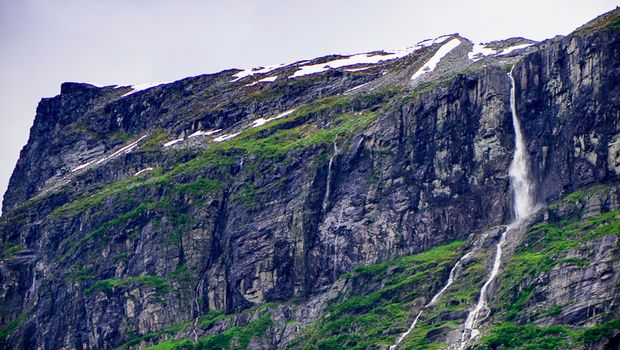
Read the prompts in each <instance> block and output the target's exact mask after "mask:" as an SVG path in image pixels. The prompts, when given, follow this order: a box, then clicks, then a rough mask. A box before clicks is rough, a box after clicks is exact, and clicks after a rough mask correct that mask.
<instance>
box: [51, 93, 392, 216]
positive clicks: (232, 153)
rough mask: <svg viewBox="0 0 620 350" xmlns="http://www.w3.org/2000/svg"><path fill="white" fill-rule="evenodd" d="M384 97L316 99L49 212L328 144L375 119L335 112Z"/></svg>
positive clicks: (201, 190) (180, 187) (201, 183)
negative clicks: (324, 121)
mask: <svg viewBox="0 0 620 350" xmlns="http://www.w3.org/2000/svg"><path fill="white" fill-rule="evenodd" d="M377 96H378V97H377ZM386 96H391V94H387V93H385V94H377V95H376V96H375V95H372V96H367V97H358V98H357V99H352V98H350V97H338V98H336V97H329V98H324V99H320V100H318V101H316V102H314V103H311V104H309V105H306V106H304V107H301V108H299V109H298V110H296V111H295V112H293V113H292V114H291V115H289V116H287V117H285V118H282V119H278V120H275V121H272V122H271V123H268V124H266V125H263V126H261V127H258V128H251V129H246V130H244V131H243V132H242V133H241V134H240V135H239V136H237V137H235V138H233V139H231V140H229V141H227V142H221V143H213V144H210V146H209V148H207V149H206V150H204V151H203V152H202V153H201V154H199V155H198V156H196V157H194V158H193V159H190V160H188V161H181V162H178V163H176V164H173V165H170V166H168V167H167V168H165V169H162V168H158V169H155V170H154V171H152V172H150V173H149V174H148V175H145V176H139V177H130V178H127V179H123V180H120V181H117V182H114V183H110V184H107V185H103V186H100V187H98V188H96V189H94V190H92V191H90V193H86V194H84V195H81V196H79V197H78V198H76V199H74V200H73V201H72V202H70V203H67V204H65V205H63V206H61V207H59V208H57V209H55V210H54V211H53V212H52V213H50V216H52V217H56V216H64V215H69V216H72V215H76V214H78V213H80V212H83V211H85V210H86V209H88V208H92V207H96V206H98V205H101V204H102V203H103V202H104V201H106V200H109V199H113V198H128V197H131V196H132V195H133V194H135V193H136V192H137V190H138V189H140V188H145V187H147V188H148V187H168V186H170V184H176V183H177V182H178V180H177V179H178V177H179V175H192V174H197V173H198V172H200V171H203V170H204V169H205V168H220V169H221V168H225V167H228V166H231V165H234V164H236V163H237V158H239V157H241V156H246V155H256V156H257V157H258V158H259V159H268V158H278V157H282V156H283V155H286V154H288V153H289V152H291V151H294V150H299V149H303V148H310V147H317V146H319V145H321V144H329V145H330V146H331V144H332V142H333V140H334V139H335V138H336V137H337V136H338V137H340V138H342V139H346V138H348V137H351V136H352V135H354V134H357V133H359V132H360V131H361V130H363V129H364V128H366V127H368V125H370V123H372V121H374V120H375V119H376V114H375V113H372V112H365V113H362V114H347V113H342V112H339V113H336V112H337V111H346V110H355V109H356V108H357V109H359V108H363V107H368V106H369V105H372V104H373V103H374V104H376V103H379V102H380V101H383V99H385V98H386ZM364 99H367V100H368V101H366V100H364ZM333 113H336V114H335V115H333V116H332V117H331V118H330V123H329V127H328V128H322V127H319V126H317V125H315V124H313V123H312V122H307V121H308V120H309V119H311V118H313V117H316V116H317V115H323V114H327V115H329V114H333ZM162 134H163V132H162V131H160V132H159V133H157V134H156V135H155V136H153V137H152V138H150V139H149V142H151V143H153V144H154V145H155V144H158V143H159V142H160V141H161V140H162V139H163V136H161V135H162ZM147 146H148V145H147ZM151 146H152V145H151ZM259 161H260V160H259ZM221 178H222V179H224V178H226V176H221ZM223 186H224V184H223V183H220V182H217V181H216V180H209V179H206V178H200V177H199V178H198V179H197V180H196V181H195V182H193V183H191V184H189V183H188V184H176V185H173V188H174V189H175V190H176V191H178V192H191V193H192V194H195V195H202V194H207V193H210V192H214V191H216V190H218V189H220V188H221V187H223Z"/></svg>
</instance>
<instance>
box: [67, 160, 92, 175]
mask: <svg viewBox="0 0 620 350" xmlns="http://www.w3.org/2000/svg"><path fill="white" fill-rule="evenodd" d="M93 162H94V160H91V161H90V162H88V163H84V164H80V165H78V166H77V167H75V168H73V170H71V172H72V173H74V172H76V171H78V170H82V169H84V168H86V167H87V166H89V165H91V164H93Z"/></svg>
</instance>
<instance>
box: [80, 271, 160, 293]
mask: <svg viewBox="0 0 620 350" xmlns="http://www.w3.org/2000/svg"><path fill="white" fill-rule="evenodd" d="M128 285H140V286H144V287H152V288H155V291H156V293H157V294H158V295H162V294H164V293H166V292H167V291H168V289H169V287H170V286H169V284H168V281H166V280H165V279H163V278H161V277H159V276H148V275H141V276H134V277H126V278H110V279H105V280H101V281H97V282H96V283H95V284H93V285H92V286H90V287H89V288H87V289H86V291H85V293H86V295H90V294H92V293H95V292H102V293H109V292H111V291H112V290H113V289H114V288H122V287H125V286H128Z"/></svg>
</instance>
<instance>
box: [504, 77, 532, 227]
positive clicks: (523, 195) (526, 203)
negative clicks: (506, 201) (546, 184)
mask: <svg viewBox="0 0 620 350" xmlns="http://www.w3.org/2000/svg"><path fill="white" fill-rule="evenodd" d="M513 69H514V66H512V68H511V69H510V73H508V77H510V83H511V84H512V86H511V88H510V111H511V112H512V126H513V128H514V130H515V153H514V155H513V157H512V162H511V163H510V170H509V171H508V174H509V175H510V185H511V186H512V190H513V193H514V197H513V206H514V214H515V218H516V220H517V221H519V220H521V219H523V218H525V217H527V216H528V215H530V214H531V213H532V212H533V211H534V196H533V192H534V188H533V186H532V183H531V182H530V166H529V160H528V157H527V150H526V149H525V143H524V141H523V133H522V132H521V122H519V117H518V116H517V106H516V100H517V97H516V91H515V90H516V89H515V79H514V77H513V76H512V71H513Z"/></svg>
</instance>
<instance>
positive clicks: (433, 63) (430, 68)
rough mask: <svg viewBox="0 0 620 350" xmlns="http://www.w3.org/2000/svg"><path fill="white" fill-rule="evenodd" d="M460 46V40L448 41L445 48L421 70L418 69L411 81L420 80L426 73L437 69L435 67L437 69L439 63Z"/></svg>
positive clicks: (437, 52)
mask: <svg viewBox="0 0 620 350" xmlns="http://www.w3.org/2000/svg"><path fill="white" fill-rule="evenodd" d="M460 44H461V41H460V40H459V39H456V38H454V39H452V40H450V41H448V42H447V43H445V44H443V46H442V47H440V48H439V49H438V50H437V51H436V52H435V54H434V55H433V57H431V58H430V59H429V60H428V61H427V62H426V63H425V64H424V65H423V66H422V67H421V68H420V69H418V71H417V72H415V73H414V74H413V76H412V77H411V80H415V79H417V78H419V77H420V76H422V75H424V74H425V73H429V72H432V71H433V70H434V69H435V67H437V64H438V63H439V61H440V60H441V59H442V58H443V57H444V56H445V55H447V54H448V53H449V52H450V51H452V50H453V49H455V48H456V47H457V46H459V45H460Z"/></svg>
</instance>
